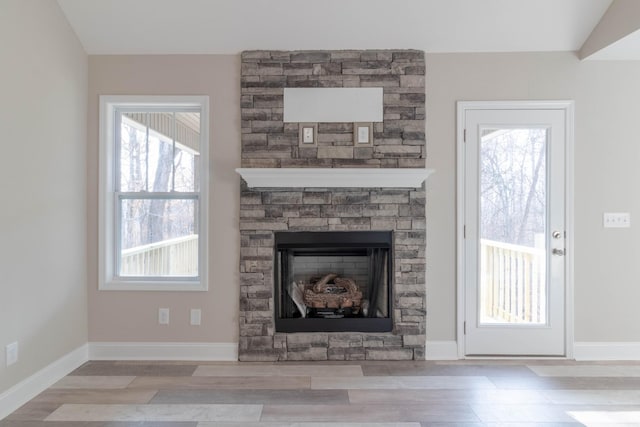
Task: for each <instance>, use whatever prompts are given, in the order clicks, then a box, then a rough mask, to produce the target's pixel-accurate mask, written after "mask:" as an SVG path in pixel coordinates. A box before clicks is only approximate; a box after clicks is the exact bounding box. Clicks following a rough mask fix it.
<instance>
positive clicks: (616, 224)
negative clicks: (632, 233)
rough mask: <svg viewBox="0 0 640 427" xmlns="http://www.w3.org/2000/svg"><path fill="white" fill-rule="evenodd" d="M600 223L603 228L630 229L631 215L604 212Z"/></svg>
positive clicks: (627, 213)
mask: <svg viewBox="0 0 640 427" xmlns="http://www.w3.org/2000/svg"><path fill="white" fill-rule="evenodd" d="M602 222H603V226H604V228H629V227H631V214H630V213H629V212H605V213H604V215H603V217H602Z"/></svg>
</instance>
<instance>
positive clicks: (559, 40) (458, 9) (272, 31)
mask: <svg viewBox="0 0 640 427" xmlns="http://www.w3.org/2000/svg"><path fill="white" fill-rule="evenodd" d="M58 3H59V4H60V6H61V8H62V10H63V12H64V13H65V15H66V16H67V19H68V20H69V22H70V23H71V26H72V27H73V28H74V30H75V32H76V33H77V35H78V37H79V38H80V41H81V42H82V44H83V45H84V47H85V49H86V51H87V53H89V54H174V53H219V54H236V53H238V52H241V51H243V50H251V49H281V50H295V49H310V50H311V49H398V48H401V49H420V50H424V51H426V52H527V51H577V50H579V49H580V47H581V46H582V44H583V43H584V41H585V39H586V38H587V37H588V36H589V34H590V33H591V31H592V30H593V28H594V27H595V26H596V24H597V23H598V21H599V20H600V18H601V17H602V15H603V14H604V12H605V11H606V10H607V8H608V7H609V5H610V4H611V0H315V1H311V0H58Z"/></svg>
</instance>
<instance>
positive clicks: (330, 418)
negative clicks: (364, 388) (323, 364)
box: [261, 404, 479, 422]
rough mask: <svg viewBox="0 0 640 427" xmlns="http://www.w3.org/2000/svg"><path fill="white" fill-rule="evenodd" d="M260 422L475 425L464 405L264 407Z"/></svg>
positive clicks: (475, 419)
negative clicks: (426, 422) (461, 423)
mask: <svg viewBox="0 0 640 427" xmlns="http://www.w3.org/2000/svg"><path fill="white" fill-rule="evenodd" d="M261 421H278V422H295V421H313V422H372V421H375V422H408V421H412V422H420V421H451V422H475V421H479V419H478V417H477V416H476V414H475V413H474V412H473V410H472V409H471V408H470V407H469V406H468V405H424V404H423V405H396V404H393V405H357V404H352V405H348V406H347V405H265V406H264V409H263V410H262V417H261Z"/></svg>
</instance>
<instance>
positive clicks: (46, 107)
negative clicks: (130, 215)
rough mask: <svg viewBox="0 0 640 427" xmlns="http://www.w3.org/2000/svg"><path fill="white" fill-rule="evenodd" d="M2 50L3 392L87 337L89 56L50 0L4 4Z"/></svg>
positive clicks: (0, 378) (0, 273)
mask: <svg viewBox="0 0 640 427" xmlns="http://www.w3.org/2000/svg"><path fill="white" fill-rule="evenodd" d="M0 52H2V57H1V58H2V59H1V62H2V66H1V67H0V94H1V95H0V97H1V99H2V102H0V141H1V142H0V144H1V146H2V151H1V153H2V154H1V156H0V158H1V159H2V167H0V192H1V193H2V202H0V206H1V208H0V394H2V392H3V391H5V390H7V389H8V388H10V387H11V386H13V385H14V384H16V383H18V382H20V381H22V380H23V379H25V378H27V377H29V376H30V375H32V374H34V373H35V372H36V371H38V370H40V369H42V368H44V367H45V366H47V365H49V364H50V363H52V362H54V361H55V360H56V359H58V358H60V357H61V356H63V355H65V354H67V353H69V352H70V351H72V350H74V349H76V348H78V347H79V346H81V345H83V344H84V343H86V342H87V321H86V319H87V292H86V267H85V265H86V254H85V248H86V168H85V165H86V160H85V159H86V155H85V153H86V151H85V143H86V121H87V115H86V104H87V56H86V55H85V53H84V50H83V48H82V46H81V45H80V43H79V42H78V40H77V38H76V36H75V34H74V33H73V31H72V30H71V28H70V27H69V25H68V24H67V21H66V19H65V17H64V16H63V14H62V12H61V11H60V9H59V8H58V5H57V3H56V2H53V1H49V0H3V1H2V5H1V12H0ZM14 341H18V343H19V347H20V350H19V356H20V357H19V361H18V363H17V364H15V365H12V366H10V367H8V368H7V367H5V366H6V364H5V345H7V344H9V343H11V342H14Z"/></svg>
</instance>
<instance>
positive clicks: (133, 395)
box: [32, 389, 157, 404]
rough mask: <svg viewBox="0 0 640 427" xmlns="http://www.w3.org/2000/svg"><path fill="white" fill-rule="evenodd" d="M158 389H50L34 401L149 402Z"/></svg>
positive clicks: (59, 402) (61, 402)
mask: <svg viewBox="0 0 640 427" xmlns="http://www.w3.org/2000/svg"><path fill="white" fill-rule="evenodd" d="M156 392H157V391H156V390H144V389H141V390H129V389H124V390H86V389H85V390H73V389H49V390H45V391H44V392H42V393H40V394H39V395H38V396H36V397H35V398H34V399H33V400H32V402H50V403H58V404H63V403H95V404H98V403H103V404H117V403H122V404H134V403H149V401H150V400H151V399H152V398H153V397H154V396H155V395H156Z"/></svg>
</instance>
